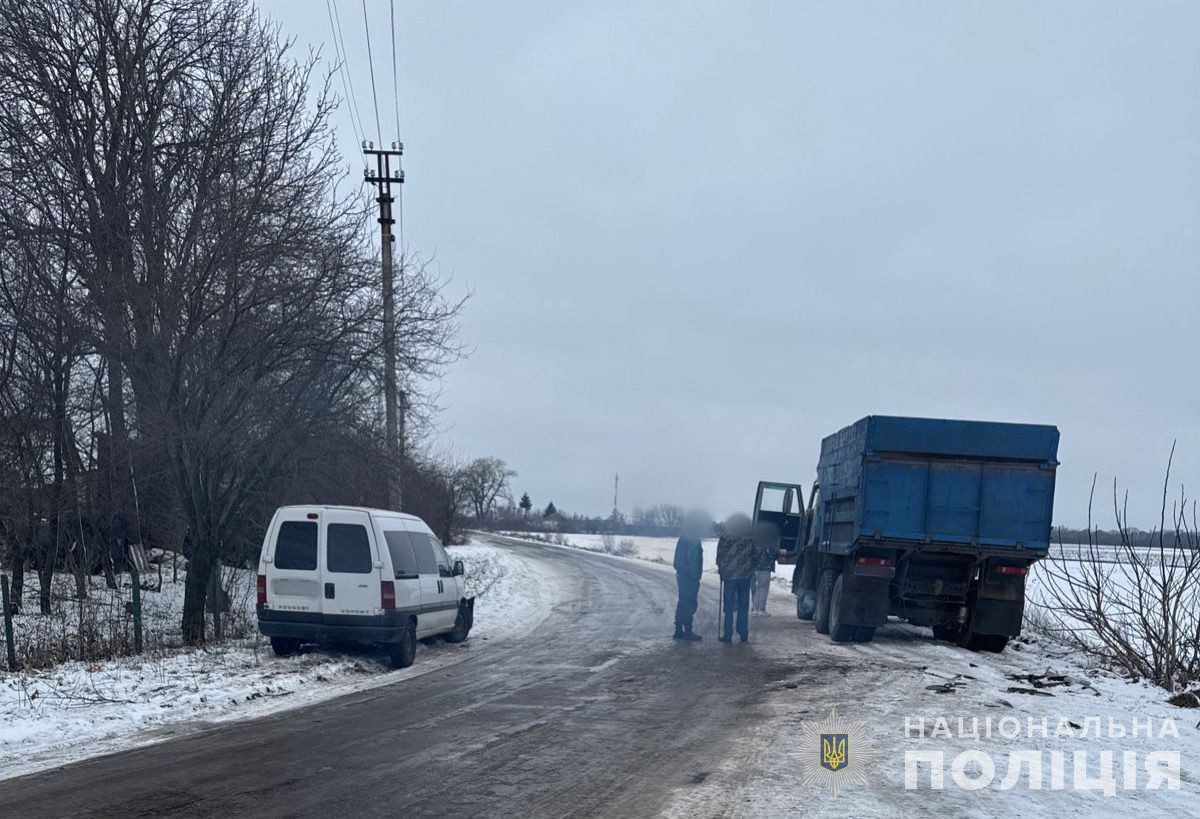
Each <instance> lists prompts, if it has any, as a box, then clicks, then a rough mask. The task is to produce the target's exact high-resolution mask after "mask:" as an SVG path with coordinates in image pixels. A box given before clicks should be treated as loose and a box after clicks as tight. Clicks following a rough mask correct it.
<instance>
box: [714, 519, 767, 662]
mask: <svg viewBox="0 0 1200 819" xmlns="http://www.w3.org/2000/svg"><path fill="white" fill-rule="evenodd" d="M756 556H757V549H756V547H755V545H754V538H753V537H751V536H750V519H749V518H747V517H746V516H745V515H742V514H734V515H730V516H729V519H728V520H726V521H725V534H723V535H721V539H720V540H718V541H717V571H718V572H719V573H720V575H721V583H722V585H723V587H724V591H723V594H724V598H723V600H722V604H723V605H724V607H725V622H724V627H723V628H722V629H721V636H720V637H719V638H718V639H719V640H720V641H721V642H722V643H728V642H731V641H732V640H733V629H734V615H735V614H736V615H737V633H738V637H739V638H740V639H741V640H742V642H745V641H747V640H749V639H750V624H749V619H750V617H749V614H750V578H751V577H752V576H753V575H754V560H755V557H756Z"/></svg>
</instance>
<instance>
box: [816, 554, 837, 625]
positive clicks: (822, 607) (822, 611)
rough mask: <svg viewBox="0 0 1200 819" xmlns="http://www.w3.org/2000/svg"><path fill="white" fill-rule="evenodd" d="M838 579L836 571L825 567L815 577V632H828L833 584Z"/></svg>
mask: <svg viewBox="0 0 1200 819" xmlns="http://www.w3.org/2000/svg"><path fill="white" fill-rule="evenodd" d="M837 579H838V573H837V572H835V571H834V570H833V569H825V570H824V571H822V572H821V576H820V577H819V578H818V579H817V605H816V609H815V610H814V612H813V619H814V620H815V621H816V624H817V634H828V633H829V613H830V612H829V609H830V605H829V604H830V601H831V600H832V598H833V585H834V583H835V582H836V581H837Z"/></svg>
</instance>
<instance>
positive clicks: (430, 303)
mask: <svg viewBox="0 0 1200 819" xmlns="http://www.w3.org/2000/svg"><path fill="white" fill-rule="evenodd" d="M0 12H2V13H0V160H2V164H0V327H2V328H4V329H5V330H6V331H8V330H11V334H9V333H7V332H6V334H5V335H4V336H3V337H2V338H0V341H2V342H3V343H2V344H0V348H2V349H0V535H2V536H3V537H4V538H5V539H6V540H7V541H8V543H7V546H8V548H7V549H6V550H5V551H6V553H7V556H8V559H9V560H10V561H11V562H13V563H14V568H23V567H24V566H25V564H26V563H27V562H30V561H32V562H33V563H34V564H36V566H37V567H38V570H39V575H42V574H43V573H44V575H45V577H44V580H43V585H44V586H48V577H49V575H50V573H52V572H53V571H54V570H55V569H56V568H61V567H63V566H65V565H66V558H65V556H64V552H65V550H67V549H68V548H70V547H71V544H72V543H74V544H75V546H74V551H73V552H72V557H71V565H72V566H73V567H75V568H77V569H78V570H79V571H80V572H81V573H82V572H85V571H90V570H91V569H92V568H93V566H94V565H95V563H96V561H97V559H98V558H97V555H100V556H103V555H105V554H108V553H109V552H110V548H109V547H110V546H113V545H115V546H117V547H118V548H120V547H123V546H124V545H125V544H126V542H128V541H129V540H130V539H132V538H136V539H139V540H142V539H144V538H146V537H157V538H159V539H160V540H162V541H165V542H167V544H169V545H170V547H171V548H185V549H186V551H187V553H188V556H189V558H190V566H189V571H188V573H187V576H186V578H185V583H186V593H185V605H184V614H183V621H182V624H181V627H182V632H183V635H184V637H185V639H186V640H188V641H189V642H199V641H201V640H203V639H204V617H203V615H204V605H205V602H204V601H205V598H206V597H207V585H208V583H209V582H210V581H209V578H210V568H211V567H212V565H213V562H214V561H215V560H216V559H217V558H218V557H223V558H224V559H226V560H235V561H240V560H244V559H245V555H246V552H248V551H250V550H252V549H253V546H251V545H249V544H252V543H253V541H254V539H255V537H256V536H257V535H260V534H261V532H260V529H261V526H262V524H263V523H265V519H266V518H267V516H269V510H270V506H271V505H274V504H277V503H279V502H296V501H303V500H305V499H313V500H329V499H330V498H334V497H336V498H338V499H341V500H343V501H344V502H355V501H358V502H370V501H372V500H374V501H375V502H376V503H377V504H378V503H379V502H378V499H377V498H376V497H375V496H374V494H373V493H374V492H376V491H377V487H378V485H379V481H378V476H379V474H380V473H381V472H387V471H389V470H399V469H401V468H403V464H398V463H394V462H391V461H390V460H388V459H387V458H386V457H385V454H384V450H383V448H382V447H381V446H380V443H379V442H380V439H381V435H380V430H379V413H378V407H379V403H380V402H379V383H380V382H381V380H382V379H380V378H379V372H380V369H379V368H380V348H381V343H380V341H381V337H382V324H381V320H382V319H381V310H380V294H379V292H378V287H377V282H376V278H375V277H376V275H377V274H376V268H375V266H374V265H373V264H372V260H371V257H372V255H373V250H372V248H371V246H370V244H369V241H368V239H367V236H368V235H369V233H370V231H369V224H368V223H367V221H366V215H365V214H366V209H365V207H364V204H365V203H364V200H363V199H362V198H361V197H359V196H358V195H354V194H351V195H349V196H347V195H343V194H339V192H338V191H339V189H338V184H339V181H340V180H341V178H342V176H343V170H342V166H341V160H340V158H339V157H338V155H337V153H336V151H335V150H334V148H333V138H332V137H333V135H332V132H331V130H330V125H329V116H330V113H331V111H332V109H333V105H334V102H333V99H332V97H331V95H330V92H329V86H328V78H323V79H322V78H319V77H316V76H314V68H315V57H313V56H309V57H306V58H303V59H296V58H294V57H293V56H292V54H291V44H290V43H289V42H286V41H283V40H281V39H280V38H279V35H278V33H277V30H276V29H275V28H274V27H273V26H272V25H270V24H269V23H267V22H266V21H264V20H262V19H260V18H259V17H258V15H257V13H256V12H255V11H254V10H253V8H252V7H251V6H250V5H249V3H248V2H247V1H246V0H91V1H90V2H88V3H83V4H80V3H75V2H69V0H31V2H18V0H0ZM397 290H398V292H397V301H398V309H397V339H398V343H399V346H400V356H399V363H398V366H399V368H400V369H401V378H402V383H404V384H405V385H406V388H407V390H408V392H409V395H410V397H411V403H412V406H413V407H414V408H415V413H414V416H415V419H416V422H417V424H418V426H422V427H423V426H425V425H427V424H428V423H429V419H430V417H431V415H432V411H433V408H434V403H433V401H432V398H431V395H433V394H436V388H435V387H433V388H431V387H430V386H429V385H430V383H431V382H433V383H435V382H436V379H437V378H438V377H439V376H440V375H441V373H442V371H443V369H444V368H445V367H446V366H448V365H449V364H451V363H453V362H454V361H455V360H457V359H458V358H459V357H460V356H461V355H462V353H463V349H462V347H461V346H460V345H459V344H458V342H457V340H456V339H457V333H458V322H457V319H458V316H459V314H460V312H461V309H462V307H463V303H464V299H452V298H448V297H447V296H446V294H445V283H444V282H443V281H442V280H441V279H439V277H438V276H437V275H436V273H435V272H434V271H433V270H432V269H431V268H430V267H429V266H428V265H425V264H421V263H418V262H416V261H412V260H410V261H408V262H406V263H405V264H403V265H402V272H401V274H400V277H399V283H398V287H397ZM409 433H410V437H411V438H414V439H415V438H417V437H419V435H420V429H416V430H413V429H410V431H409ZM139 480H140V482H141V484H142V488H143V490H144V491H143V492H142V493H140V494H139V493H138V492H137V485H136V482H138V481H139ZM379 505H381V504H379ZM121 551H123V549H121ZM101 562H103V561H102V560H101ZM108 568H109V567H108V566H107V565H106V569H108ZM16 576H17V577H20V574H19V573H18V574H17V575H16ZM85 592H86V588H84V587H81V588H80V593H81V594H82V593H85Z"/></svg>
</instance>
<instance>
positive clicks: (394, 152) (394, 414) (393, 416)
mask: <svg viewBox="0 0 1200 819" xmlns="http://www.w3.org/2000/svg"><path fill="white" fill-rule="evenodd" d="M363 153H364V154H366V155H367V156H368V157H374V158H375V173H374V174H372V173H371V171H370V169H369V168H368V169H365V170H364V171H363V181H364V182H367V183H369V184H371V185H374V186H375V187H376V189H377V190H378V192H379V195H378V196H377V197H376V198H375V201H377V202H378V203H379V243H380V255H381V256H382V257H383V405H384V428H385V431H384V434H385V435H386V436H387V442H386V443H387V451H388V458H389V460H390V461H391V468H392V469H391V476H392V477H391V479H390V480H389V481H388V506H389V507H391V508H392V509H395V510H396V511H400V508H401V505H402V503H403V492H402V487H401V474H402V472H401V470H402V468H403V466H404V464H403V457H404V451H403V443H402V441H401V440H400V436H401V434H402V430H403V428H404V422H403V420H402V419H401V417H400V415H401V413H403V412H404V408H405V404H406V403H407V402H406V401H404V400H402V399H401V397H400V396H399V395H398V393H397V389H396V302H395V298H396V295H395V289H396V288H395V285H396V273H395V270H394V269H393V266H392V251H393V247H392V245H393V243H394V242H395V241H396V237H395V236H394V235H393V234H392V225H394V224H395V223H396V220H395V219H393V218H392V203H393V202H395V201H396V199H395V197H394V196H392V185H393V184H395V185H403V184H404V171H403V170H402V169H401V168H400V157H401V156H403V155H404V143H402V142H393V143H392V148H391V150H384V149H383V148H376V147H375V143H373V142H367V143H364V144H363ZM393 158H394V159H395V160H396V167H395V168H393V167H392V159H393Z"/></svg>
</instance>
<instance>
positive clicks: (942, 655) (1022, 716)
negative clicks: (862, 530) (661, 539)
mask: <svg viewBox="0 0 1200 819" xmlns="http://www.w3.org/2000/svg"><path fill="white" fill-rule="evenodd" d="M792 606H793V600H792V598H791V596H790V595H786V594H778V595H775V597H774V600H773V604H772V605H771V611H772V613H773V614H774V615H775V616H773V617H770V618H764V619H758V618H755V619H753V620H752V621H751V642H750V643H749V644H748V645H744V646H743V645H739V644H734V645H732V646H724V647H722V648H723V650H726V651H728V652H729V653H730V654H731V657H730V660H731V662H738V661H744V662H759V663H773V664H775V665H776V667H777V679H775V680H774V681H772V682H771V683H770V684H769V685H768V687H767V689H766V690H765V691H764V693H763V697H762V699H761V701H760V705H759V706H758V707H757V709H756V711H755V714H754V715H753V717H754V719H753V726H754V727H753V728H752V729H751V730H748V731H747V732H746V734H745V735H744V736H742V737H740V738H739V739H738V740H737V741H736V742H735V743H734V744H733V745H732V746H731V747H730V748H729V752H728V756H727V759H728V763H727V765H725V766H724V767H723V768H722V769H721V770H718V771H714V772H710V774H709V775H708V776H707V777H706V778H705V780H704V782H703V784H702V785H699V786H688V787H685V788H681V789H680V790H679V791H678V792H677V799H676V802H675V804H674V806H673V808H672V810H671V811H670V814H671V815H678V816H690V815H695V814H696V813H697V812H698V811H701V810H703V811H704V812H706V814H711V813H713V810H714V809H713V806H714V805H720V806H724V808H723V809H721V810H718V811H717V812H719V813H721V815H730V816H801V815H803V816H860V817H893V816H926V817H984V816H1028V817H1040V816H1053V817H1065V816H1100V817H1109V816H1112V817H1118V816H1119V817H1142V816H1145V817H1151V816H1153V817H1161V816H1200V800H1198V799H1197V796H1196V791H1197V789H1198V788H1200V725H1198V724H1197V723H1198V720H1200V710H1194V709H1184V708H1178V707H1176V706H1173V705H1170V704H1168V703H1167V702H1166V700H1167V694H1166V693H1165V692H1164V691H1162V690H1161V689H1159V688H1156V687H1154V686H1153V685H1150V684H1148V683H1146V682H1144V681H1134V680H1129V679H1125V678H1122V677H1120V676H1118V675H1115V674H1112V673H1109V672H1106V671H1103V670H1100V669H1097V668H1094V667H1091V666H1090V665H1089V664H1088V662H1087V661H1086V660H1085V659H1084V658H1081V657H1079V656H1078V655H1075V654H1073V653H1071V652H1069V651H1067V650H1066V649H1064V648H1063V647H1062V646H1060V645H1059V644H1057V643H1055V642H1054V641H1052V640H1048V639H1046V638H1044V637H1040V636H1037V635H1029V636H1026V637H1023V638H1020V639H1018V640H1015V641H1014V642H1013V643H1012V644H1011V645H1010V646H1009V648H1008V650H1007V651H1005V652H1004V653H1003V654H986V653H972V652H969V651H966V650H964V649H960V648H957V647H955V646H952V645H950V644H948V643H944V642H939V641H936V640H934V639H933V637H932V636H931V634H930V633H929V630H928V629H920V628H916V627H913V626H909V625H905V624H902V623H899V622H898V621H893V622H892V623H890V624H889V625H888V626H886V627H883V628H881V629H879V631H878V632H877V633H876V637H875V640H874V641H873V642H871V643H867V644H861V645H854V644H849V645H835V644H833V643H831V642H829V639H828V637H825V636H822V635H819V634H816V632H815V630H814V628H813V624H812V623H810V622H801V621H799V620H797V619H796V618H795V616H794V610H793V609H792ZM700 616H701V618H702V619H703V618H705V617H706V616H707V617H708V618H710V619H708V621H707V622H705V629H704V630H705V633H706V634H708V633H709V631H711V629H712V628H713V626H714V624H713V623H712V621H711V617H712V616H713V615H712V613H706V612H703V611H702V612H701V615H700ZM833 709H836V710H837V714H838V716H839V717H840V718H842V719H844V720H847V721H851V722H857V723H861V726H860V731H859V732H858V733H857V734H852V736H851V745H850V757H849V758H850V762H849V765H848V766H847V768H846V769H845V773H846V775H847V776H846V780H849V779H850V776H849V774H861V775H862V776H863V777H864V779H865V781H863V782H858V783H855V782H853V781H845V780H843V787H842V789H841V791H840V793H839V794H838V795H836V796H833V795H832V794H831V792H830V790H829V788H828V787H827V782H825V781H822V779H821V778H820V777H817V778H815V779H812V780H808V781H806V780H805V774H806V773H807V771H808V770H809V768H810V767H812V766H814V765H815V766H816V767H817V768H818V769H819V759H820V756H819V754H820V748H819V739H818V737H819V732H820V726H821V723H823V722H825V721H826V720H827V719H828V718H829V717H830V712H831V710H833ZM960 720H961V722H960ZM989 725H990V729H989ZM1151 726H1152V727H1151ZM1135 730H1136V731H1137V734H1136V735H1135V733H1134V732H1135ZM1148 733H1149V734H1150V735H1149V736H1148V735H1147V734H1148ZM976 734H977V735H976ZM965 752H973V753H972V754H971V755H970V756H969V757H960V755H961V754H964V753H965ZM1079 753H1082V754H1083V756H1078V755H1077V754H1079ZM1153 753H1165V754H1167V755H1170V754H1176V753H1177V754H1178V759H1179V763H1180V771H1179V779H1178V781H1179V787H1178V789H1173V788H1171V787H1170V786H1169V785H1167V784H1165V783H1159V786H1158V787H1157V788H1155V789H1153V790H1147V785H1148V784H1150V782H1151V777H1150V776H1149V775H1148V774H1147V770H1146V767H1145V766H1146V761H1147V758H1148V756H1149V755H1150V754H1153ZM1059 754H1061V756H1060V757H1059V759H1060V760H1061V764H1059V766H1058V767H1059V769H1060V771H1061V776H1062V779H1061V782H1058V781H1056V780H1055V777H1054V767H1055V765H1056V761H1055V756H1056V755H1059ZM1130 754H1132V755H1133V760H1132V764H1130V763H1127V759H1129V757H1128V756H1127V755H1130ZM918 755H921V756H923V758H926V759H928V758H929V756H928V755H934V756H935V758H936V759H937V760H938V761H937V762H936V763H931V762H928V761H927V762H920V763H918V762H916V759H917V757H918ZM938 755H940V756H938ZM985 756H986V760H987V761H983V757H985ZM906 757H908V759H907V760H906ZM1035 757H1036V759H1037V764H1038V765H1040V766H1041V767H1040V770H1039V771H1038V772H1037V773H1036V775H1031V770H1030V762H1031V761H1032V760H1033V759H1034V758H1035ZM1106 757H1107V758H1108V760H1109V761H1108V762H1106V761H1105V758H1106ZM956 761H957V763H958V764H960V765H962V766H963V767H962V768H961V770H959V771H958V774H957V776H956V773H955V770H954V765H955V764H956ZM989 764H991V765H994V774H990V772H989V771H988V770H987V766H988V765H989ZM1109 764H1110V765H1111V770H1110V771H1109V772H1105V770H1104V766H1105V765H1109ZM909 765H912V767H913V780H912V781H911V782H906V768H907V767H908V766H909ZM1127 765H1128V766H1129V767H1127ZM1077 766H1078V767H1080V768H1082V773H1078V772H1077ZM931 768H936V769H937V770H939V771H941V772H942V780H941V783H940V784H941V786H940V787H934V785H933V784H932V783H933V780H931ZM1010 771H1018V772H1019V776H1018V777H1017V778H1015V779H1012V780H1010V779H1009V775H1010ZM819 772H820V771H818V773H819ZM833 776H837V774H832V773H829V774H828V776H827V777H825V779H826V780H828V779H829V777H833ZM1077 777H1080V779H1079V780H1078V784H1077V779H1076V778H1077ZM1127 777H1128V779H1127ZM961 783H967V784H970V785H972V787H973V786H975V785H978V784H979V783H983V784H982V787H979V788H978V789H974V790H973V789H968V787H964V785H963V784H961ZM1035 783H1036V784H1037V785H1040V788H1034V787H1033V785H1034V784H1035ZM1105 783H1107V784H1108V785H1110V786H1111V789H1110V790H1106V784H1105ZM909 785H912V787H909Z"/></svg>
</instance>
